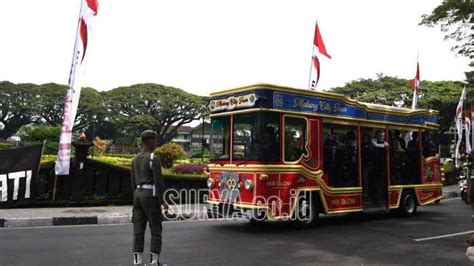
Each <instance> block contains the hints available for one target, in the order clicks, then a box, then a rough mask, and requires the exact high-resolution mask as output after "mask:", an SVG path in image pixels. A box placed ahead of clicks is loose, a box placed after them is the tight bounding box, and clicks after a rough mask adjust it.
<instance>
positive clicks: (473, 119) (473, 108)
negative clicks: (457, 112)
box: [470, 103, 474, 152]
mask: <svg viewBox="0 0 474 266" xmlns="http://www.w3.org/2000/svg"><path fill="white" fill-rule="evenodd" d="M472 125H474V103H471V130H470V131H471V152H472V144H474V132H473V131H472Z"/></svg>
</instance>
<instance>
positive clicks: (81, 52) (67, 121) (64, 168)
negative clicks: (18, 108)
mask: <svg viewBox="0 0 474 266" xmlns="http://www.w3.org/2000/svg"><path fill="white" fill-rule="evenodd" d="M97 9H98V3H97V0H81V11H80V14H79V21H78V25H77V33H76V42H75V43H74V52H73V57H72V63H71V71H70V73H69V82H68V87H69V88H68V90H67V93H66V99H65V101H64V115H63V123H62V126H61V137H60V140H59V149H58V158H57V160H56V165H55V173H56V175H68V174H69V166H70V165H69V164H70V159H71V140H72V128H73V126H74V120H75V119H76V113H77V107H78V105H79V97H80V95H81V85H80V76H81V75H82V70H83V64H82V63H83V62H84V59H85V56H86V51H87V45H88V43H89V39H90V25H91V24H92V22H93V20H94V17H95V16H97Z"/></svg>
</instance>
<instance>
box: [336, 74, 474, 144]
mask: <svg viewBox="0 0 474 266" xmlns="http://www.w3.org/2000/svg"><path fill="white" fill-rule="evenodd" d="M408 83H409V80H406V79H400V78H397V77H387V76H383V75H382V74H378V77H377V79H359V80H356V81H352V82H349V83H347V84H346V85H345V86H343V87H336V88H333V89H331V91H332V92H335V93H340V94H343V95H346V96H348V97H350V98H353V99H356V100H359V101H363V102H368V103H379V104H385V105H391V106H395V105H397V104H398V106H401V107H407V108H408V107H411V101H412V95H413V91H412V89H411V88H408V86H407V85H408ZM462 87H463V84H462V83H459V82H451V81H436V82H432V81H422V82H421V84H420V91H421V98H420V100H419V101H418V107H419V108H426V109H434V110H438V111H439V120H438V122H439V124H440V128H439V130H438V135H437V136H436V138H437V141H438V142H439V143H443V144H445V143H447V142H448V141H450V139H449V138H444V137H443V134H444V132H446V131H447V130H449V128H450V127H451V126H452V125H453V124H454V115H455V112H456V106H457V103H458V101H459V97H460V96H461V90H462ZM473 93H474V89H468V92H467V95H468V99H467V100H466V102H472V101H473V100H474V95H473Z"/></svg>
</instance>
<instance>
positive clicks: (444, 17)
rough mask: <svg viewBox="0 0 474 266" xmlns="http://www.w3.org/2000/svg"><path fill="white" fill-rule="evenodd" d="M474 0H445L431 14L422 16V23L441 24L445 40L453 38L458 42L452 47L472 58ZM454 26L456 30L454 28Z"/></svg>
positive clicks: (428, 24)
mask: <svg viewBox="0 0 474 266" xmlns="http://www.w3.org/2000/svg"><path fill="white" fill-rule="evenodd" d="M473 14H474V1H472V0H444V1H443V2H442V3H441V4H440V5H439V6H437V7H436V8H435V9H434V10H433V11H432V12H431V14H425V15H423V16H422V20H421V22H420V25H425V26H428V27H433V26H435V25H438V24H439V25H440V26H441V31H443V32H445V33H446V35H445V40H447V39H451V40H454V41H456V42H457V43H458V44H456V45H455V46H453V47H452V49H453V51H455V52H456V53H458V54H460V55H463V56H467V57H470V58H472V56H473V52H474V48H473V47H474V46H473V40H474V31H473V30H474V15H473ZM453 28H454V30H453Z"/></svg>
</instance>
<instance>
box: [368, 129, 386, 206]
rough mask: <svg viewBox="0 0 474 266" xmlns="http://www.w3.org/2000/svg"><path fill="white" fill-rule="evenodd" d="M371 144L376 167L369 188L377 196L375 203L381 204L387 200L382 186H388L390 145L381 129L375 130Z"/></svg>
mask: <svg viewBox="0 0 474 266" xmlns="http://www.w3.org/2000/svg"><path fill="white" fill-rule="evenodd" d="M371 146H372V148H373V151H374V154H373V156H374V160H373V161H374V167H373V174H371V175H370V178H371V180H370V183H369V188H370V191H371V195H374V196H375V204H379V203H384V201H386V197H385V196H386V193H384V189H382V188H384V187H385V188H386V183H387V171H386V169H387V148H388V146H389V145H388V143H387V142H385V139H384V136H383V133H382V131H381V130H377V131H376V132H375V137H374V138H372V140H371Z"/></svg>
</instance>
